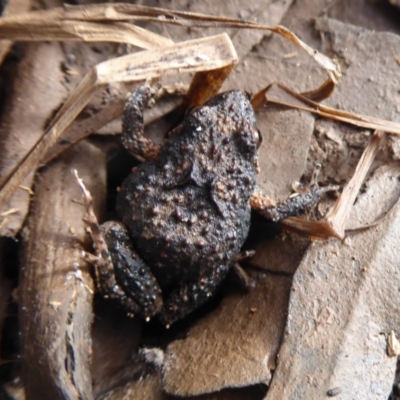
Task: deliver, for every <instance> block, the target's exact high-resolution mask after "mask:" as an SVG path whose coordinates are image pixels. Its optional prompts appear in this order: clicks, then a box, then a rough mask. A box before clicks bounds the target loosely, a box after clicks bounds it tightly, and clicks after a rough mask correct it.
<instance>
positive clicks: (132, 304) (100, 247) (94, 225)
mask: <svg viewBox="0 0 400 400" xmlns="http://www.w3.org/2000/svg"><path fill="white" fill-rule="evenodd" d="M74 173H75V176H76V178H77V180H78V184H79V185H80V187H81V189H82V191H83V198H84V204H85V207H86V211H87V217H86V218H85V222H86V223H87V224H88V226H89V228H90V233H91V236H92V239H93V247H94V250H95V254H90V253H86V252H83V254H82V256H83V258H85V259H86V261H88V262H89V263H91V264H92V265H94V267H95V274H96V286H97V289H98V291H99V292H101V293H102V294H103V295H104V296H105V297H109V298H113V299H116V300H118V302H119V303H120V304H121V305H122V306H123V307H124V308H125V309H126V310H127V311H128V314H129V315H131V316H133V315H135V314H139V315H143V316H144V317H145V318H146V319H147V320H148V319H150V318H151V317H152V316H154V315H155V314H157V313H158V312H159V311H160V310H161V307H162V294H161V289H160V287H159V285H158V282H157V281H156V279H155V277H154V276H153V274H152V272H151V270H150V268H149V267H148V266H147V265H146V264H145V263H144V262H143V260H142V259H141V258H140V257H139V255H138V254H137V253H136V251H135V250H134V249H133V248H132V245H131V240H130V236H129V233H128V231H127V229H126V227H125V226H124V225H123V224H121V223H119V222H113V221H110V222H106V223H105V224H103V225H101V226H100V225H99V223H98V221H97V218H96V215H95V213H94V211H93V205H92V203H93V202H92V196H91V194H90V192H89V191H88V190H87V189H86V187H85V185H84V184H83V182H82V180H81V179H80V178H79V177H78V174H77V172H76V171H74Z"/></svg>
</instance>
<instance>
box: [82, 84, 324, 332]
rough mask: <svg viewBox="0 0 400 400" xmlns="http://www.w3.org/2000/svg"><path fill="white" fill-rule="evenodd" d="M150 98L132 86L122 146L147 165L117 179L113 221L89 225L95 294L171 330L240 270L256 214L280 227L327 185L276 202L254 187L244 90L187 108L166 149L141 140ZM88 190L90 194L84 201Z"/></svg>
mask: <svg viewBox="0 0 400 400" xmlns="http://www.w3.org/2000/svg"><path fill="white" fill-rule="evenodd" d="M153 96H154V90H153V89H152V88H151V86H149V85H143V86H141V87H139V88H138V89H137V90H135V91H134V92H133V93H132V94H131V95H130V96H129V98H128V99H127V101H126V103H125V107H124V114H123V123H122V126H123V129H122V130H123V136H122V143H123V145H124V146H125V147H126V148H127V149H128V150H129V151H130V152H131V153H132V154H133V155H135V156H136V157H139V158H140V159H142V160H143V162H142V163H141V164H139V165H138V166H137V167H135V168H134V169H133V170H132V172H131V173H130V174H129V175H128V177H126V179H125V180H124V181H123V183H122V185H121V187H120V190H119V192H118V196H117V201H116V214H117V217H118V221H108V222H105V223H104V224H102V225H101V226H99V225H98V223H97V220H96V218H95V216H94V213H93V211H92V210H90V207H91V206H90V204H89V205H87V208H88V214H89V215H91V216H92V218H91V219H90V218H89V219H87V221H89V222H88V223H89V226H90V228H91V231H92V236H93V243H94V248H95V250H96V255H95V256H93V255H91V257H89V256H88V257H87V258H88V261H90V262H91V263H92V264H94V265H95V269H96V281H97V286H98V288H99V290H100V291H101V292H102V293H103V294H104V295H105V296H106V297H111V298H115V299H117V300H118V301H119V303H120V304H121V305H122V306H123V307H124V308H125V309H126V310H127V312H128V314H129V315H131V316H133V315H140V316H142V317H144V318H145V319H146V320H147V321H148V320H150V319H151V318H153V317H157V318H158V320H159V321H160V322H161V323H162V324H164V325H165V326H167V327H169V326H170V325H171V324H173V323H175V322H176V321H178V320H181V319H183V318H184V317H186V316H187V315H188V314H190V313H191V312H193V311H194V310H196V309H197V308H199V307H200V306H201V305H202V304H204V303H206V302H207V301H208V300H209V299H210V298H211V297H212V296H213V295H214V294H215V293H216V291H217V289H218V287H219V285H220V284H221V282H222V281H223V280H224V279H225V277H226V276H227V274H228V272H229V270H230V269H231V268H232V267H233V266H234V265H236V262H237V259H238V258H239V257H240V251H241V248H242V246H243V243H244V241H245V240H246V238H247V236H248V233H249V229H250V219H251V212H252V208H253V209H256V210H257V211H259V212H260V213H261V214H262V215H263V216H264V217H265V218H267V219H270V220H273V221H278V220H280V219H283V218H286V217H287V216H289V215H294V214H298V213H299V212H301V211H302V210H304V209H306V208H309V207H311V206H312V205H314V204H316V203H317V202H318V201H319V199H320V198H321V196H322V195H323V193H325V192H326V191H327V190H328V189H324V188H319V187H318V185H314V187H313V189H312V190H310V192H309V193H306V194H304V195H299V196H296V197H295V198H289V199H288V200H287V201H285V202H282V203H279V204H275V203H274V202H273V201H272V200H271V199H269V198H268V197H267V196H266V195H264V194H263V192H262V191H261V190H260V189H259V188H258V187H257V184H256V182H257V174H258V172H259V164H258V157H259V156H258V148H259V146H260V145H261V142H262V135H261V133H260V131H259V130H258V128H257V121H256V116H255V112H254V109H253V107H252V104H251V97H250V95H249V94H247V93H246V92H244V91H241V90H231V91H227V92H223V93H220V94H217V95H216V96H215V97H213V98H211V99H210V100H208V101H207V102H206V103H204V104H203V105H200V106H194V107H191V108H190V109H189V110H188V111H187V113H186V115H185V117H184V119H183V121H182V123H181V124H180V125H178V126H177V127H176V128H174V129H173V130H172V131H171V132H170V133H169V134H168V136H167V137H166V139H165V141H164V143H163V144H162V145H158V144H156V143H154V142H152V141H151V140H149V139H147V138H146V137H145V136H144V118H143V112H144V109H145V108H146V107H147V105H148V103H149V102H150V101H151V99H152V97H153ZM89 196H90V194H88V195H86V200H87V203H90V198H89Z"/></svg>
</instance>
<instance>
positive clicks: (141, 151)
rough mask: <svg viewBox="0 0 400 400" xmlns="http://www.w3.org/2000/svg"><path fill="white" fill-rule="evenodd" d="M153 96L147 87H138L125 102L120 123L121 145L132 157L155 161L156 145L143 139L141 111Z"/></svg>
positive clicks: (157, 150)
mask: <svg viewBox="0 0 400 400" xmlns="http://www.w3.org/2000/svg"><path fill="white" fill-rule="evenodd" d="M154 96H155V89H154V88H152V87H151V86H149V85H143V86H140V87H139V88H138V89H136V90H135V91H134V92H132V93H131V94H130V96H129V98H128V100H127V101H126V102H125V107H124V116H123V121H122V144H123V145H124V146H125V148H126V149H127V150H128V151H129V152H130V153H132V154H133V155H134V156H139V157H141V158H143V159H145V160H156V159H157V158H158V155H159V153H160V148H161V146H159V145H158V144H156V143H154V142H153V141H151V140H149V139H147V138H145V137H144V120H143V110H144V108H145V107H147V106H148V105H149V103H150V102H151V100H152V99H153V98H154Z"/></svg>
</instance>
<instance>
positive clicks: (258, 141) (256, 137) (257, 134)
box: [254, 129, 263, 149]
mask: <svg viewBox="0 0 400 400" xmlns="http://www.w3.org/2000/svg"><path fill="white" fill-rule="evenodd" d="M254 141H255V142H256V146H257V149H258V148H259V147H260V146H261V143H262V141H263V137H262V135H261V132H260V131H259V130H258V129H255V130H254Z"/></svg>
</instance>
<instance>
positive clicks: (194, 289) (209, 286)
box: [159, 265, 229, 327]
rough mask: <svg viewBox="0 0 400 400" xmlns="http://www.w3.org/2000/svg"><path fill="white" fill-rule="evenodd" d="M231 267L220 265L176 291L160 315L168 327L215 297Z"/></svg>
mask: <svg viewBox="0 0 400 400" xmlns="http://www.w3.org/2000/svg"><path fill="white" fill-rule="evenodd" d="M228 271H229V266H225V265H220V266H218V267H217V268H215V269H213V270H207V271H206V272H204V273H203V274H202V275H201V276H200V277H199V279H198V280H197V281H196V282H187V283H184V284H182V285H181V286H180V287H179V288H178V289H176V290H174V291H173V292H172V293H171V294H170V295H169V296H168V297H167V298H166V299H164V305H163V308H162V311H161V313H160V315H159V318H160V321H161V322H162V323H163V324H164V325H165V326H167V327H169V326H170V325H171V324H173V323H174V322H175V321H178V320H180V319H182V318H183V317H185V316H186V315H188V314H190V313H191V312H192V311H193V310H195V309H197V308H198V307H200V306H201V305H202V304H204V303H205V302H206V301H207V300H209V299H210V297H211V296H213V295H214V294H215V292H216V290H217V287H218V285H219V284H220V283H221V281H222V280H223V279H224V278H225V277H226V274H227V273H228Z"/></svg>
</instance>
